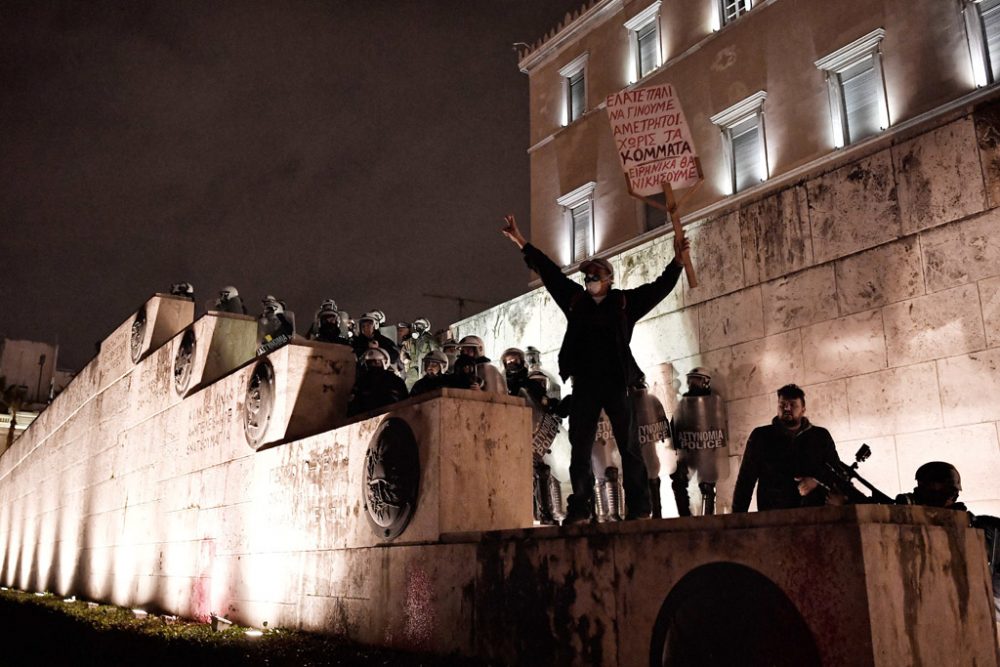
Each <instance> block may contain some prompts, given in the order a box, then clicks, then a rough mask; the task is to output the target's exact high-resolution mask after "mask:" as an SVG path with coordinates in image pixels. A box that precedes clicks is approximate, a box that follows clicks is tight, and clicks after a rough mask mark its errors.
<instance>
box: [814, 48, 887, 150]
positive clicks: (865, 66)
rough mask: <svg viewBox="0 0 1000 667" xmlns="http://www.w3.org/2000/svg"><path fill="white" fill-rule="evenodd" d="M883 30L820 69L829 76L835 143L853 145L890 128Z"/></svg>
mask: <svg viewBox="0 0 1000 667" xmlns="http://www.w3.org/2000/svg"><path fill="white" fill-rule="evenodd" d="M884 36H885V30H883V29H881V28H879V29H877V30H873V31H872V32H870V33H868V34H867V35H865V36H864V37H862V38H861V39H859V40H857V41H855V42H852V43H851V44H848V45H847V46H845V47H843V48H842V49H839V50H837V51H835V52H833V53H831V54H830V55H828V56H826V57H825V58H821V59H820V60H817V61H816V67H818V68H820V69H821V70H823V71H824V72H825V73H826V80H827V84H828V88H829V91H830V111H831V115H832V120H833V144H834V146H836V147H837V148H840V147H841V146H846V145H847V144H853V143H856V142H858V141H861V140H862V139H865V138H867V137H870V136H872V135H873V134H877V133H878V132H881V131H882V130H884V129H886V128H887V127H889V108H888V105H887V103H886V99H885V82H884V80H883V78H882V54H881V53H880V51H879V44H880V43H881V42H882V38H883V37H884Z"/></svg>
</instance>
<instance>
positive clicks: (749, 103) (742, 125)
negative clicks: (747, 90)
mask: <svg viewBox="0 0 1000 667" xmlns="http://www.w3.org/2000/svg"><path fill="white" fill-rule="evenodd" d="M766 99H767V93H766V92H764V91H763V90H761V91H759V92H756V93H754V94H753V95H751V96H750V97H748V98H746V99H745V100H743V101H741V102H737V103H736V104H734V105H733V106H731V107H729V108H728V109H725V110H724V111H721V112H719V113H717V114H715V115H714V116H712V118H711V121H712V123H714V124H715V125H718V126H719V129H720V130H721V131H722V141H723V148H724V152H725V155H726V162H727V163H728V165H729V187H730V188H731V192H739V191H740V190H745V189H747V188H749V187H752V186H754V185H757V184H758V183H760V182H761V181H765V180H767V142H766V141H765V139H764V100H766Z"/></svg>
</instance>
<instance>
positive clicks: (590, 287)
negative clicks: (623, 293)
mask: <svg viewBox="0 0 1000 667" xmlns="http://www.w3.org/2000/svg"><path fill="white" fill-rule="evenodd" d="M603 285H604V283H603V281H599V280H598V281H594V282H592V283H587V291H588V292H590V294H591V296H597V295H598V294H600V293H601V287H602V286H603Z"/></svg>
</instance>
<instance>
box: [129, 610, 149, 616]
mask: <svg viewBox="0 0 1000 667" xmlns="http://www.w3.org/2000/svg"><path fill="white" fill-rule="evenodd" d="M132 615H133V616H135V617H136V618H146V617H147V616H149V612H146V611H143V610H142V609H133V610H132Z"/></svg>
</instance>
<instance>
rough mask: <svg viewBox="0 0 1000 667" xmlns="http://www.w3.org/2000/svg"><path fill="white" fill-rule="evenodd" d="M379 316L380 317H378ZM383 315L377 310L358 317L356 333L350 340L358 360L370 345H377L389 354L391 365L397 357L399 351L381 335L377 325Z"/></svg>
mask: <svg viewBox="0 0 1000 667" xmlns="http://www.w3.org/2000/svg"><path fill="white" fill-rule="evenodd" d="M380 316H381V318H380ZM384 319H385V316H384V315H382V313H381V312H379V311H377V310H373V311H369V312H367V313H365V314H364V315H362V316H361V317H359V318H358V333H357V335H356V336H354V338H353V339H352V340H351V345H352V346H353V347H354V354H356V355H358V360H359V361H360V360H361V358H362V357H363V356H364V354H365V352H367V351H368V350H369V349H370V348H372V347H378V348H381V349H383V350H385V351H386V353H387V354H388V355H389V364H390V365H393V364H395V363H396V360H397V359H399V351H398V350H397V349H396V344H395V343H393V342H392V341H391V340H389V339H388V338H387V337H386V336H383V335H382V334H381V333H380V332H379V330H378V327H379V325H380V324H381V321H382V320H384Z"/></svg>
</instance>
